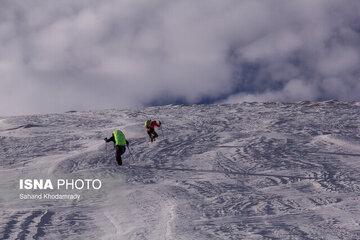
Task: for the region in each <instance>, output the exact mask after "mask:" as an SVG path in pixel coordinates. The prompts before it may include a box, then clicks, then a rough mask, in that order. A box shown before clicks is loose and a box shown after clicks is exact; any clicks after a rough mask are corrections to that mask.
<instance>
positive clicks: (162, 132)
mask: <svg viewBox="0 0 360 240" xmlns="http://www.w3.org/2000/svg"><path fill="white" fill-rule="evenodd" d="M160 129H161V134H162V136H163V138H165V135H164V131H163V128H162V127H160Z"/></svg>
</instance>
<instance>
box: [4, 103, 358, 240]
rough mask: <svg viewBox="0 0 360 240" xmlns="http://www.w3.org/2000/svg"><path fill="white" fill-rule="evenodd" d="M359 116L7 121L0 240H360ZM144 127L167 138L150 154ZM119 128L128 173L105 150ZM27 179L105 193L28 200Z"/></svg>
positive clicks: (316, 110)
mask: <svg viewBox="0 0 360 240" xmlns="http://www.w3.org/2000/svg"><path fill="white" fill-rule="evenodd" d="M359 113H360V105H359V104H358V103H342V102H321V103H311V102H300V103H296V104H280V103H243V104H237V105H204V106H164V107H151V108H146V109H141V110H105V111H98V112H69V113H65V114H52V115H33V116H19V117H8V118H4V119H1V120H0V145H1V147H0V186H1V187H0V190H1V192H0V193H1V194H0V214H1V215H0V220H1V221H0V239H16V238H18V239H87V240H88V239H156V240H161V239H184V240H189V239H360V131H359V130H360V128H359V126H360V120H359ZM148 118H157V119H160V120H161V121H162V122H163V126H164V128H163V132H162V131H161V130H159V131H158V133H159V135H160V137H159V140H158V141H157V142H155V143H154V144H150V143H149V142H148V139H147V136H146V133H145V131H144V129H143V123H144V121H145V120H146V119H148ZM115 128H120V129H122V130H124V132H125V134H126V136H127V137H128V139H129V140H130V143H131V150H132V154H133V155H132V156H131V155H130V154H129V152H128V151H127V152H126V153H125V155H124V166H121V167H119V166H117V165H116V163H115V160H114V150H113V148H112V146H111V144H108V146H107V147H106V145H105V143H104V141H103V138H104V137H109V136H110V135H111V132H112V130H113V129H115ZM20 178H31V179H32V178H42V179H47V178H50V179H59V178H67V179H70V178H74V179H78V178H82V179H84V178H92V179H94V178H98V179H101V181H102V183H103V186H102V188H101V189H100V190H97V191H94V190H72V191H71V192H72V193H78V194H80V195H81V198H80V200H79V201H76V200H46V199H42V200H21V199H19V194H20V193H21V192H24V190H19V179H20ZM54 192H55V193H57V192H56V191H55V190H54Z"/></svg>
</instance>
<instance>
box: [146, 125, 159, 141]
mask: <svg viewBox="0 0 360 240" xmlns="http://www.w3.org/2000/svg"><path fill="white" fill-rule="evenodd" d="M147 133H148V135H149V137H150V140H151V141H154V140H155V138H157V137H158V136H159V135H158V134H157V133H156V132H155V129H153V128H150V129H148V130H147Z"/></svg>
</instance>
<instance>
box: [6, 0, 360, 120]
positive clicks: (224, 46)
mask: <svg viewBox="0 0 360 240" xmlns="http://www.w3.org/2000/svg"><path fill="white" fill-rule="evenodd" d="M359 10H360V3H359V2H358V1H357V0H349V1H347V3H344V2H343V1H340V0H318V1H313V0H302V1H287V0H268V1H262V0H224V1H217V0H210V1H209V0H206V1H205V0H198V1H192V0H174V1H165V0H153V1H147V0H135V1H133V0H121V1H119V0H104V1H94V0H77V1H70V0H64V1H57V0H48V1H45V2H44V1H39V0H30V1H20V0H11V1H10V0H7V1H4V2H3V3H2V8H1V9H0V43H1V45H0V51H1V55H0V72H1V78H0V101H1V102H6V103H7V104H2V105H1V106H0V114H18V113H31V112H48V111H65V110H69V109H89V108H103V107H127V106H130V107H131V106H141V105H144V104H145V105H146V104H149V103H151V102H154V101H157V102H171V101H172V100H177V99H182V100H184V101H187V102H192V103H196V102H199V101H201V100H202V99H203V98H213V99H219V98H224V97H227V96H228V97H229V98H230V99H232V100H231V101H233V100H234V99H237V101H240V100H241V99H244V96H246V98H247V99H265V100H267V99H273V100H281V101H296V100H299V99H308V100H311V99H317V98H326V97H337V98H341V99H356V98H357V96H358V94H357V92H355V89H357V88H356V87H355V86H358V82H359V77H360V76H359V72H358V70H357V68H358V67H357V66H358V64H359V42H360V41H359V40H360V37H359V31H360V18H359V17H358V12H359ZM294 79H301V80H294ZM332 86H333V87H332ZM349 86H352V87H349ZM334 88H336V89H337V90H339V91H338V93H335V92H336V90H335V89H334ZM234 89H236V90H234ZM239 96H241V97H239Z"/></svg>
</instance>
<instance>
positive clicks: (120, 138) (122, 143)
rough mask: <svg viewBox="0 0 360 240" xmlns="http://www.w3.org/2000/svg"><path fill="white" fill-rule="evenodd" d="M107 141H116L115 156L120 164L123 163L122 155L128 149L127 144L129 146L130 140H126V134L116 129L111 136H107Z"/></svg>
mask: <svg viewBox="0 0 360 240" xmlns="http://www.w3.org/2000/svg"><path fill="white" fill-rule="evenodd" d="M104 140H105V142H114V145H115V158H116V162H117V163H118V165H120V166H121V165H122V159H121V155H123V154H124V153H125V151H126V146H129V141H128V140H126V138H125V134H124V133H123V132H122V131H120V130H118V129H117V130H115V131H114V132H113V133H112V136H111V137H110V138H105V139H104Z"/></svg>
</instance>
